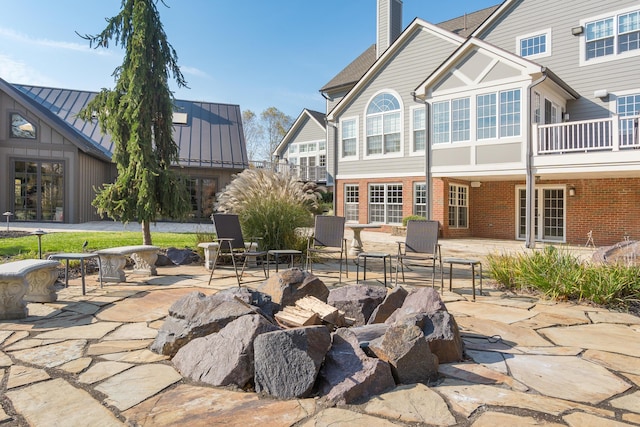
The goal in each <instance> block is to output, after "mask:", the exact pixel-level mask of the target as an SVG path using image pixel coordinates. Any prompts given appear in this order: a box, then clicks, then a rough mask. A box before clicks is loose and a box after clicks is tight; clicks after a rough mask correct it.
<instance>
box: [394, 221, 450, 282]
mask: <svg viewBox="0 0 640 427" xmlns="http://www.w3.org/2000/svg"><path fill="white" fill-rule="evenodd" d="M439 229H440V223H439V222H438V221H419V220H418V221H415V220H410V221H408V222H407V236H406V238H405V241H404V242H398V256H397V258H396V286H397V285H398V270H401V271H402V282H404V280H405V279H404V267H405V265H426V266H427V267H431V268H432V275H431V285H432V287H435V281H436V261H438V262H439V264H440V286H442V283H443V279H442V254H441V253H440V245H439V244H438V232H439Z"/></svg>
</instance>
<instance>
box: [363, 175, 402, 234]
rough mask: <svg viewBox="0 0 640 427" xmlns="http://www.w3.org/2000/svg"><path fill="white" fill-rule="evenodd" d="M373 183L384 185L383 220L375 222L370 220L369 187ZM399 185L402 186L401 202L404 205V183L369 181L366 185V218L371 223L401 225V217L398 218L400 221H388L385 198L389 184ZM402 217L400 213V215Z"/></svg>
mask: <svg viewBox="0 0 640 427" xmlns="http://www.w3.org/2000/svg"><path fill="white" fill-rule="evenodd" d="M374 185H381V186H384V221H383V222H379V221H378V222H375V221H372V220H371V210H372V209H371V197H370V196H371V187H372V186H374ZM392 185H399V186H400V187H402V204H403V205H404V197H405V185H404V183H402V182H370V183H369V184H368V185H367V216H368V218H367V220H368V221H369V222H370V223H372V224H383V225H401V224H402V218H400V222H389V216H388V215H387V207H388V206H389V205H388V204H387V198H388V195H389V186H392ZM401 217H402V215H401Z"/></svg>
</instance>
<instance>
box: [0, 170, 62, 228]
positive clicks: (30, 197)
mask: <svg viewBox="0 0 640 427" xmlns="http://www.w3.org/2000/svg"><path fill="white" fill-rule="evenodd" d="M13 183H14V186H13V212H14V215H15V218H16V219H17V220H20V221H57V222H63V221H64V163H63V162H44V161H15V162H14V163H13Z"/></svg>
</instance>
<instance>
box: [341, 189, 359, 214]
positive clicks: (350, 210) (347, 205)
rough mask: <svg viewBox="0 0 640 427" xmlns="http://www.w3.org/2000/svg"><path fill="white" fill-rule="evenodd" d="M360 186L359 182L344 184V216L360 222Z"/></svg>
mask: <svg viewBox="0 0 640 427" xmlns="http://www.w3.org/2000/svg"><path fill="white" fill-rule="evenodd" d="M359 203H360V187H359V186H358V184H345V186H344V217H345V219H346V220H347V221H352V222H358V221H359V219H360V209H359V207H358V206H359Z"/></svg>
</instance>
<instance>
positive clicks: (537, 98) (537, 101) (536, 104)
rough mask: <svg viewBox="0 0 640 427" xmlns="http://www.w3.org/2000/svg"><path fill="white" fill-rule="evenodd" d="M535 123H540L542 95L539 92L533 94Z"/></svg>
mask: <svg viewBox="0 0 640 427" xmlns="http://www.w3.org/2000/svg"><path fill="white" fill-rule="evenodd" d="M533 103H534V106H533V121H534V122H535V123H540V119H541V116H540V94H539V93H538V92H534V94H533Z"/></svg>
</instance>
